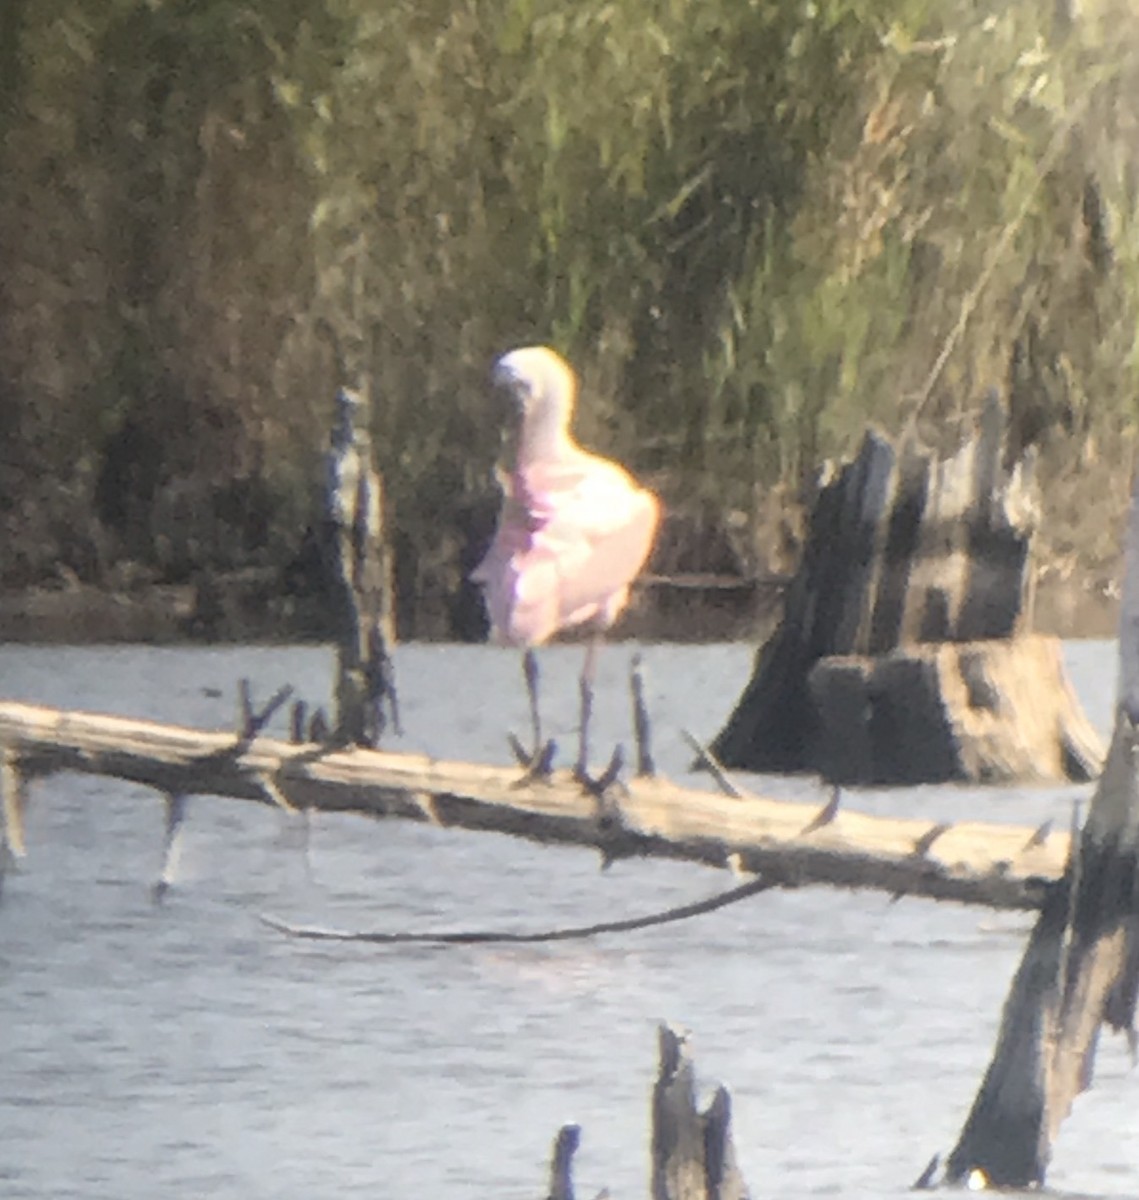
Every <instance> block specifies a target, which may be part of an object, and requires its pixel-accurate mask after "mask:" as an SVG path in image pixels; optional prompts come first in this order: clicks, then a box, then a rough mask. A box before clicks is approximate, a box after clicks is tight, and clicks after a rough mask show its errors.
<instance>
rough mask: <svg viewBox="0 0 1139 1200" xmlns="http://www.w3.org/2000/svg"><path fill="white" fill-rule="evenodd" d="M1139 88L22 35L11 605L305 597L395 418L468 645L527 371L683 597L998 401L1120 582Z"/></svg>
mask: <svg viewBox="0 0 1139 1200" xmlns="http://www.w3.org/2000/svg"><path fill="white" fill-rule="evenodd" d="M1137 97H1139V34H1137V33H1136V26H1135V23H1134V21H1133V20H1132V19H1131V8H1130V6H1129V4H1128V3H1127V2H1126V0H1118V2H1117V3H1110V2H1109V3H1100V2H1099V0H1087V3H1085V4H1084V5H1083V6H1082V8H1081V11H1080V12H1079V13H1078V14H1076V15H1069V14H1068V13H1067V11H1066V9H1065V7H1064V5H1063V3H1058V4H1053V3H1051V2H1049V3H1045V2H1043V0H1032V2H1029V0H992V2H991V3H977V2H975V0H797V2H795V3H787V2H783V0H752V2H750V3H747V2H745V0H709V2H705V0H701V2H699V3H697V2H695V0H688V2H686V0H621V2H619V3H601V2H600V0H580V2H578V3H575V4H572V5H566V4H564V3H560V2H558V3H555V2H553V0H495V2H493V3H492V2H491V0H447V2H445V3H444V2H442V0H324V2H323V3H321V2H319V0H308V2H305V0H149V2H141V0H6V2H5V3H4V4H3V6H0V122H2V128H3V133H4V138H3V148H2V151H0V155H2V159H0V538H2V544H0V586H4V587H25V586H28V585H32V584H37V583H44V582H51V581H53V580H59V579H70V578H73V577H76V576H77V577H78V578H79V579H81V580H84V581H89V582H92V583H96V584H98V585H100V586H125V585H127V584H129V583H131V582H137V581H171V582H178V581H185V580H188V579H192V578H195V577H196V576H199V575H200V574H201V573H203V572H205V573H209V574H211V575H215V574H218V573H224V572H227V571H234V570H238V569H248V568H261V569H262V570H263V572H264V573H265V575H266V577H267V578H270V579H271V580H273V581H274V582H273V584H272V586H271V587H270V591H271V592H273V591H280V590H281V589H282V588H292V589H299V588H303V587H304V586H305V577H306V572H305V570H304V568H303V562H302V564H301V565H298V562H297V558H298V554H299V553H300V552H301V550H302V540H303V534H304V531H305V528H306V526H307V525H309V524H310V523H311V522H312V520H313V518H314V514H315V504H316V497H317V496H318V495H319V481H320V470H321V467H320V457H321V454H322V453H323V449H324V446H325V443H326V438H327V430H328V428H329V425H330V419H331V408H332V402H333V394H334V390H335V387H336V385H337V384H338V383H340V382H342V381H346V382H349V383H363V382H365V381H367V382H369V383H370V386H371V389H372V394H373V399H374V413H373V431H374V434H375V440H376V445H377V448H378V451H379V455H380V466H381V468H382V469H383V470H384V472H385V475H386V480H387V485H388V489H389V493H390V499H391V504H392V518H393V522H394V528H395V529H396V531H397V544H398V550H399V572H400V585H401V586H400V590H401V593H402V595H403V597H404V603H403V612H402V613H401V616H402V617H403V618H404V621H405V622H407V621H408V620H410V619H412V618H414V623H415V625H416V626H417V627H418V628H419V629H420V630H421V631H423V630H425V629H427V628H428V627H429V626H431V625H432V624H434V625H435V628H436V629H438V628H439V625H440V623H441V622H442V621H443V619H444V617H443V614H445V612H446V605H447V597H449V596H450V595H451V594H453V593H454V591H455V590H456V588H457V585H458V582H459V580H460V578H461V574H462V571H463V566H464V560H463V552H464V547H465V546H466V545H467V544H468V543H469V541H470V539H471V537H472V536H473V535H477V533H478V531H479V530H480V529H484V530H485V527H486V521H487V514H488V513H489V512H493V505H494V501H495V495H494V489H493V483H492V476H491V464H492V462H493V459H494V456H495V453H496V450H497V435H496V432H495V429H494V424H493V421H488V399H487V392H486V386H485V380H486V375H487V368H488V364H489V363H490V361H491V360H492V358H493V357H494V356H495V355H497V354H498V353H500V352H501V351H502V350H504V349H506V348H508V347H509V346H511V345H515V344H519V343H523V342H530V341H545V342H550V343H552V344H554V345H555V346H557V347H558V348H559V349H560V350H562V351H563V352H564V353H566V354H567V356H568V357H569V358H570V359H571V360H572V361H573V362H574V363H575V364H577V365H578V366H579V368H580V369H581V372H582V375H583V381H584V385H585V388H586V389H587V392H588V403H587V404H586V405H585V407H584V409H583V412H582V414H581V419H580V421H579V431H580V433H581V435H582V438H583V440H584V441H585V442H586V443H587V444H594V445H603V446H605V447H606V448H609V449H611V450H612V451H614V452H615V453H617V454H619V455H621V456H622V457H623V458H625V459H626V460H627V461H628V462H629V463H630V464H631V465H632V466H633V467H634V468H635V469H636V470H638V471H639V472H640V473H642V474H644V475H645V476H646V477H647V478H648V479H649V480H651V481H653V482H654V483H655V485H656V486H657V487H658V488H659V489H660V490H661V492H662V493H663V494H664V496H665V498H666V500H667V502H668V504H669V506H670V509H671V510H672V511H673V512H674V513H679V514H682V515H684V516H687V518H689V522H688V524H687V529H688V533H689V536H688V537H687V539H683V538H682V539H679V540H675V539H674V540H673V541H672V542H670V543H669V544H668V545H666V547H665V552H664V553H665V559H664V560H662V561H661V563H660V565H661V567H662V568H664V569H672V568H676V567H684V568H686V569H701V568H711V569H722V568H723V566H724V563H723V562H715V561H708V558H707V555H703V556H702V552H703V550H704V548H705V547H706V546H707V544H708V543H709V539H708V538H706V537H703V536H700V531H701V529H703V528H705V527H706V524H707V522H709V521H710V520H713V518H712V517H710V516H709V514H715V517H714V520H715V521H716V522H719V523H721V524H722V525H723V526H725V527H726V528H728V529H729V530H730V531H731V532H732V536H733V537H734V538H735V539H736V540H737V542H738V543H739V553H740V555H741V561H742V563H743V564H744V565H745V566H747V567H751V566H754V565H757V564H758V565H763V564H764V562H765V560H772V559H773V556H776V555H777V554H778V553H779V551H780V548H781V542H780V539H779V538H778V537H777V536H776V534H775V531H777V530H778V529H780V527H781V526H786V525H787V521H786V520H785V518H788V516H789V515H793V513H794V511H795V505H796V503H797V502H798V501H799V500H801V499H802V498H803V497H804V489H805V488H809V486H810V480H811V479H812V478H813V475H814V472H815V470H816V468H817V466H818V464H819V463H820V461H821V460H822V459H823V458H824V457H826V456H828V455H832V454H835V453H839V452H844V451H848V450H850V449H851V448H852V445H853V441H854V439H855V438H856V437H857V436H858V435H859V434H860V432H861V429H862V426H863V424H864V422H866V421H868V420H870V421H874V422H877V423H878V424H880V425H881V426H882V427H883V428H884V429H885V430H887V431H888V432H890V433H900V432H901V431H902V430H903V429H905V428H907V427H909V428H915V429H916V431H917V432H918V433H919V435H920V436H922V437H923V438H924V439H925V440H927V441H928V442H930V443H931V444H933V445H935V446H938V447H940V446H943V445H944V444H945V443H947V442H954V441H956V440H959V439H960V438H961V437H962V434H963V432H967V431H968V429H969V427H970V425H971V422H972V418H973V415H974V413H975V411H976V409H977V407H978V405H979V401H980V399H981V395H982V393H983V391H984V389H985V388H986V387H987V386H988V385H991V384H996V385H999V386H1002V387H1005V386H1008V387H1009V388H1010V389H1011V402H1012V406H1013V414H1014V424H1015V426H1016V428H1017V429H1018V430H1019V436H1020V438H1021V440H1022V441H1031V442H1037V443H1039V445H1040V451H1041V455H1042V470H1043V478H1044V480H1045V483H1046V490H1045V494H1046V497H1047V509H1048V525H1047V526H1046V529H1045V543H1046V547H1045V549H1046V557H1047V560H1048V561H1049V562H1050V564H1051V565H1053V566H1056V567H1058V568H1065V567H1068V566H1072V565H1075V566H1076V568H1077V569H1079V570H1084V571H1091V570H1094V571H1097V572H1103V571H1107V572H1113V571H1114V569H1115V563H1114V559H1115V546H1116V545H1117V544H1118V540H1117V537H1116V526H1117V519H1116V518H1117V515H1118V514H1121V513H1122V511H1123V508H1124V505H1125V497H1126V494H1127V474H1128V470H1129V466H1130V459H1131V448H1132V440H1131V438H1132V430H1133V428H1134V418H1135V408H1136V404H1135V396H1136V385H1137V383H1139V379H1137V376H1139V238H1137V236H1136V194H1137V188H1139V162H1137V159H1139V152H1137V151H1136V149H1135V147H1136V146H1139V119H1137V118H1139V99H1137ZM790 524H791V528H793V525H794V523H793V520H792V521H791V523H790ZM785 532H786V529H785ZM302 557H303V556H302ZM774 565H782V564H780V563H778V562H775V564H774ZM412 597H414V601H413V600H412Z"/></svg>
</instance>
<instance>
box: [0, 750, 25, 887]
mask: <svg viewBox="0 0 1139 1200" xmlns="http://www.w3.org/2000/svg"><path fill="white" fill-rule="evenodd" d="M27 805H28V782H27V780H26V779H25V778H24V773H23V772H22V771H21V770H20V766H19V761H18V759H17V758H16V753H15V751H14V750H12V749H11V747H8V746H5V747H4V748H3V749H2V750H0V855H3V856H5V857H7V856H8V855H11V857H12V858H13V859H20V858H23V857H24V855H25V854H26V853H27V846H26V844H25V841H24V813H25V811H26V810H27ZM0 865H3V864H0Z"/></svg>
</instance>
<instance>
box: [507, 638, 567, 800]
mask: <svg viewBox="0 0 1139 1200" xmlns="http://www.w3.org/2000/svg"><path fill="white" fill-rule="evenodd" d="M522 674H523V676H524V677H525V679H526V697H527V699H528V700H529V702H530V732H531V735H532V737H533V743H532V749H531V750H530V751H529V752H527V750H526V749H525V747H524V746H523V745H522V743H521V742H520V741H519V740H518V739H517V738H516V737H515V736H514V734H510V748H511V749H512V750H513V751H514V757H515V758H517V759H518V762H519V764H520V765H521V766H523V767H525V768H526V771H525V774H523V776H522V778H521V779H520V780H519V781H518V782H519V783H529V782H531V780H534V779H548V778H549V777H550V774H551V772H552V770H553V765H554V751H555V750H556V746H555V745H554V741H553V739H552V738H551V739H550V740H549V741H547V742H545V743H543V741H542V718H541V714H540V713H539V711H538V656H537V655H536V654H535V653H534V650H533V648H532V647H531V648H528V649H527V650H526V653H525V654H524V655H523V656H522Z"/></svg>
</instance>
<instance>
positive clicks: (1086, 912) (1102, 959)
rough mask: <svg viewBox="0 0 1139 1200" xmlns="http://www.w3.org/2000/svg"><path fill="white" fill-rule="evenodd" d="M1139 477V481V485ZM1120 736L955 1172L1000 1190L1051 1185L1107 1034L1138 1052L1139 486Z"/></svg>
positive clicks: (954, 1177)
mask: <svg viewBox="0 0 1139 1200" xmlns="http://www.w3.org/2000/svg"><path fill="white" fill-rule="evenodd" d="M1137 479H1139V477H1137ZM1126 558H1127V575H1126V581H1125V584H1124V592H1123V607H1122V615H1121V618H1120V666H1121V671H1120V679H1121V686H1120V697H1119V703H1118V706H1117V709H1116V718H1115V733H1114V736H1113V738H1112V743H1111V749H1110V751H1109V753H1108V757H1107V762H1106V764H1105V766H1104V770H1103V774H1102V775H1101V776H1100V780H1099V784H1098V786H1097V787H1096V791H1095V795H1094V796H1093V798H1092V803H1091V809H1090V811H1089V813H1088V819H1087V821H1086V823H1085V825H1084V828H1083V831H1082V833H1080V835H1079V837H1078V840H1077V839H1076V838H1073V846H1074V847H1075V852H1074V854H1073V856H1072V860H1071V862H1070V864H1069V868H1068V871H1067V873H1066V875H1065V878H1064V881H1063V883H1062V884H1060V885H1057V886H1056V887H1055V888H1054V889H1053V891H1052V894H1051V895H1050V896H1049V898H1048V901H1047V902H1046V904H1045V906H1044V909H1043V911H1042V912H1041V914H1040V917H1039V919H1038V921H1037V924H1036V928H1035V930H1034V931H1033V933H1032V936H1031V938H1030V939H1029V943H1028V948H1027V949H1026V951H1025V955H1024V959H1023V961H1022V962H1021V965H1020V968H1019V970H1018V971H1017V974H1016V976H1015V978H1014V979H1013V983H1012V987H1011V989H1010V992H1009V996H1008V999H1007V1000H1006V1002H1005V1011H1004V1016H1003V1018H1002V1022H1001V1029H1000V1033H999V1035H998V1038H997V1045H996V1049H995V1051H994V1053H993V1059H992V1062H991V1064H990V1065H989V1068H988V1071H987V1072H986V1074H985V1078H984V1081H983V1083H982V1085H981V1090H980V1092H979V1093H978V1095H977V1099H976V1100H975V1102H974V1104H973V1109H972V1111H971V1112H970V1114H969V1118H968V1120H967V1121H966V1123H965V1128H964V1130H963V1131H962V1133H961V1137H960V1140H959V1141H958V1143H957V1146H956V1147H955V1148H954V1150H953V1152H952V1154H951V1155H950V1157H949V1160H948V1162H947V1164H946V1177H947V1179H948V1180H950V1181H951V1182H957V1181H961V1180H966V1179H968V1178H969V1177H970V1176H971V1175H973V1173H974V1172H976V1171H979V1172H982V1173H983V1175H984V1178H985V1180H986V1181H987V1182H988V1183H989V1184H991V1185H993V1186H998V1187H1016V1188H1021V1187H1029V1186H1034V1185H1038V1184H1041V1183H1043V1181H1044V1175H1045V1171H1046V1169H1047V1166H1048V1162H1049V1158H1050V1156H1051V1149H1052V1145H1053V1143H1054V1141H1055V1139H1056V1135H1057V1133H1058V1131H1059V1129H1060V1125H1061V1123H1062V1122H1063V1120H1064V1118H1065V1117H1066V1116H1067V1115H1068V1113H1069V1112H1070V1111H1071V1107H1072V1103H1073V1101H1074V1100H1075V1098H1076V1096H1078V1095H1079V1093H1080V1092H1082V1091H1083V1090H1084V1089H1085V1088H1087V1087H1088V1086H1089V1084H1090V1082H1091V1078H1092V1071H1093V1067H1094V1063H1095V1051H1096V1045H1097V1042H1098V1039H1099V1032H1100V1028H1101V1026H1102V1025H1104V1024H1106V1025H1107V1026H1108V1027H1109V1028H1111V1029H1114V1030H1117V1031H1122V1032H1124V1033H1126V1035H1127V1037H1128V1041H1129V1043H1130V1045H1131V1048H1132V1051H1133V1052H1134V1050H1135V1046H1136V1035H1135V1027H1134V1026H1135V1003H1136V995H1137V991H1139V775H1137V765H1136V764H1137V763H1139V723H1137V716H1139V488H1135V489H1133V492H1132V498H1131V512H1130V518H1129V522H1128V529H1127V537H1126Z"/></svg>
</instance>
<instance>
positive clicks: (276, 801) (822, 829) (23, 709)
mask: <svg viewBox="0 0 1139 1200" xmlns="http://www.w3.org/2000/svg"><path fill="white" fill-rule="evenodd" d="M0 748H2V749H3V750H6V751H7V752H9V753H10V754H12V755H13V756H14V758H13V761H14V763H15V767H16V770H17V772H18V774H19V775H20V776H21V778H24V779H27V778H35V777H37V776H41V775H45V774H51V773H53V772H56V771H77V772H83V773H87V774H93V775H103V776H109V777H115V778H120V779H124V780H128V781H130V782H134V783H142V784H146V785H149V786H151V787H153V788H156V789H157V790H158V791H160V792H161V793H163V794H166V795H169V794H184V795H193V794H209V795H216V796H223V797H231V798H233V799H238V800H251V801H255V802H257V803H260V804H266V805H273V806H279V805H280V804H281V801H282V799H283V800H284V801H285V802H286V803H287V804H289V805H291V806H293V807H296V808H300V809H321V810H323V811H327V812H355V813H362V814H367V815H371V816H375V817H400V818H405V819H409V820H413V821H422V822H429V823H431V824H434V825H438V826H442V827H454V828H457V829H467V830H483V831H487V832H497V833H505V834H511V835H513V836H516V837H522V838H528V839H530V840H532V841H536V842H542V843H566V844H575V845H581V846H590V847H594V848H596V849H598V850H599V851H601V853H602V855H603V857H604V858H605V859H606V860H608V861H613V860H615V859H619V858H622V857H630V856H634V855H645V856H655V857H662V858H672V859H681V860H687V861H691V862H696V863H702V864H705V865H707V866H713V867H727V866H731V867H732V868H733V869H735V870H739V871H744V872H747V873H752V874H760V875H762V876H763V877H764V879H766V880H768V881H769V882H773V883H774V884H776V885H777V886H787V887H795V886H799V885H806V884H825V885H830V886H835V887H845V888H872V889H877V890H880V891H885V892H888V893H890V894H891V895H915V896H926V897H930V898H932V899H938V900H954V901H959V902H962V903H971V904H980V905H986V906H989V907H993V908H1013V909H1034V908H1039V907H1040V906H1041V904H1042V902H1043V899H1044V896H1045V894H1046V892H1047V890H1048V887H1049V885H1050V884H1051V883H1052V882H1053V881H1055V880H1056V879H1058V878H1059V876H1060V874H1061V872H1062V869H1063V864H1064V859H1065V856H1066V854H1067V848H1068V837H1067V835H1066V834H1064V833H1059V832H1057V833H1050V834H1048V835H1046V836H1044V837H1042V838H1041V837H1035V836H1034V831H1033V830H1031V829H1027V828H1023V827H1019V826H1010V825H997V824H988V823H984V822H977V821H968V822H961V823H959V824H954V825H949V826H947V827H944V828H943V827H941V826H938V825H933V824H932V823H931V822H930V821H928V820H915V819H907V820H899V819H888V818H883V817H872V816H867V815H865V814H862V813H858V812H855V811H852V810H850V809H849V808H847V807H845V806H844V805H842V804H840V805H838V806H837V808H836V811H835V813H834V816H833V819H831V820H828V821H827V822H825V823H824V824H822V825H819V824H818V823H817V822H813V821H812V818H813V817H814V815H815V810H814V809H813V808H812V807H811V806H809V805H804V804H795V803H789V802H781V801H776V800H770V799H764V798H759V797H748V798H746V799H738V798H733V797H726V796H721V795H716V794H711V793H707V792H701V791H696V790H693V789H688V788H681V787H677V786H676V785H674V784H672V783H670V782H668V781H667V780H660V779H657V780H641V779H634V780H632V781H630V783H629V784H628V787H627V791H626V792H625V793H624V794H620V793H619V792H617V791H616V790H615V791H614V794H613V798H612V801H611V802H609V803H607V804H606V805H605V806H603V807H602V806H599V805H598V803H597V801H596V800H595V799H594V798H593V797H591V796H588V795H585V794H583V792H582V790H581V788H580V786H578V785H577V784H575V783H574V781H573V780H572V778H571V777H570V776H569V775H568V773H558V774H556V775H555V777H554V779H553V781H552V782H551V783H549V784H542V783H537V784H532V785H528V786H523V787H519V786H517V781H518V772H517V770H515V769H508V768H501V767H494V766H483V765H480V764H476V763H457V762H443V761H437V760H434V759H430V758H427V757H425V756H421V755H414V754H390V753H385V752H382V751H374V750H363V749H346V750H345V749H342V750H336V751H333V750H329V749H327V748H324V747H319V746H311V745H309V746H303V745H302V746H297V745H294V744H292V743H289V742H284V741H278V740H275V739H271V738H257V739H255V740H254V741H253V742H251V743H248V742H246V741H244V740H242V741H237V740H235V738H234V737H233V735H232V734H227V733H222V732H208V731H202V730H195V729H186V728H182V727H179V726H171V725H159V724H156V723H154V722H150V721H141V720H133V719H129V718H123V717H111V716H104V715H100V714H94V713H84V712H75V711H68V710H61V709H52V708H42V707H37V706H33V705H26V704H16V703H0ZM266 781H268V782H269V785H270V786H266ZM821 800H822V797H820V801H821ZM811 826H813V827H811ZM809 827H811V828H809Z"/></svg>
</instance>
